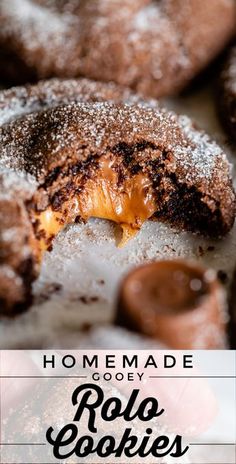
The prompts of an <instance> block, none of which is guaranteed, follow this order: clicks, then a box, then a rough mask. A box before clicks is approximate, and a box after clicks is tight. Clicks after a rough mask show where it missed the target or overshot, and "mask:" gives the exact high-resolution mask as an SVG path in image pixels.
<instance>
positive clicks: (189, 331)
mask: <svg viewBox="0 0 236 464" xmlns="http://www.w3.org/2000/svg"><path fill="white" fill-rule="evenodd" d="M116 322H117V323H118V324H119V325H122V326H126V327H128V328H129V329H131V330H136V331H139V332H141V333H143V334H145V335H148V336H151V337H153V338H156V339H159V340H161V341H162V342H164V343H165V344H166V345H168V346H170V347H171V348H175V349H214V348H218V349H220V348H223V347H224V346H225V325H226V311H225V295H224V290H223V288H222V287H221V284H220V283H219V281H218V280H217V279H216V275H215V272H214V271H212V270H207V269H204V268H202V267H200V266H198V265H194V264H192V263H188V262H185V261H178V260H176V261H159V262H153V263H151V264H145V265H143V266H140V267H138V268H136V269H134V270H133V271H131V272H130V273H129V274H128V275H127V277H126V278H125V279H124V281H123V283H122V285H121V288H120V293H119V297H118V305H117V313H116Z"/></svg>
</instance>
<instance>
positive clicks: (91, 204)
mask: <svg viewBox="0 0 236 464" xmlns="http://www.w3.org/2000/svg"><path fill="white" fill-rule="evenodd" d="M155 210H156V202H155V199H154V195H153V188H152V183H151V181H150V179H149V178H148V176H147V175H144V174H143V173H142V174H141V173H139V174H136V175H133V176H132V177H130V178H128V179H126V180H125V181H124V182H123V183H122V187H119V186H118V174H117V173H116V172H115V170H113V169H112V168H111V164H110V163H109V162H108V160H107V159H106V158H105V157H104V158H103V159H101V160H100V162H99V168H98V170H97V172H96V175H95V176H93V178H90V179H89V180H87V181H86V183H85V185H84V187H83V189H82V191H81V192H80V194H79V195H78V194H77V195H75V196H73V197H72V198H70V199H69V200H68V201H65V202H64V203H63V204H62V207H61V210H60V211H53V210H52V208H51V207H48V208H47V209H46V210H45V211H43V212H41V213H39V214H35V215H34V219H36V220H37V221H36V224H37V236H39V237H40V238H39V242H40V249H41V251H44V250H45V249H48V248H49V246H50V245H51V242H52V239H53V238H54V236H55V235H57V234H58V232H59V231H60V230H61V229H62V228H63V227H64V226H65V225H66V224H69V223H72V222H74V221H75V219H76V218H77V217H80V218H81V219H82V220H84V221H87V220H88V219H89V218H91V217H96V218H101V219H108V220H111V221H113V222H115V223H117V224H119V225H120V226H121V228H122V239H121V241H120V243H119V246H123V245H125V244H126V243H127V241H128V240H129V239H130V238H131V237H133V236H134V235H135V234H136V233H137V232H138V231H139V230H140V228H141V226H142V224H143V223H144V222H145V221H146V220H147V219H149V218H150V217H151V216H152V215H153V214H154V212H155Z"/></svg>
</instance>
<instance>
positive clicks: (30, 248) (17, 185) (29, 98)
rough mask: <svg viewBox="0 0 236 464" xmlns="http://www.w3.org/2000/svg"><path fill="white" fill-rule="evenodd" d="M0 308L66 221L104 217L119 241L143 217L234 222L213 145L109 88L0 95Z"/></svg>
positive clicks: (226, 173) (52, 86)
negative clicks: (119, 232) (115, 229)
mask: <svg viewBox="0 0 236 464" xmlns="http://www.w3.org/2000/svg"><path fill="white" fill-rule="evenodd" d="M0 121H1V129H0V217H1V221H0V260H1V261H0V277H1V279H0V281H1V286H0V298H1V310H2V311H3V312H9V311H11V310H13V308H14V310H20V309H22V307H24V305H25V301H26V300H27V299H28V298H29V295H30V291H29V290H30V286H31V282H32V280H33V279H34V278H35V276H36V275H37V272H38V268H39V263H40V260H41V255H42V252H43V250H45V249H50V248H51V246H52V243H53V238H54V236H55V235H56V234H57V233H58V232H59V230H60V229H62V228H63V227H64V226H65V225H66V224H68V223H71V222H78V221H86V220H87V219H89V218H90V217H92V216H93V217H99V218H105V219H110V220H112V221H114V222H116V223H117V224H119V225H120V226H121V228H122V230H123V239H122V241H123V243H125V242H126V241H127V240H128V239H129V238H131V237H132V235H134V234H135V233H137V232H138V230H139V229H140V227H141V226H142V223H143V222H144V221H145V220H147V219H149V218H152V219H159V220H162V221H168V222H169V223H171V224H173V225H174V226H176V227H179V228H183V229H186V230H191V231H193V232H200V233H202V234H205V235H209V236H214V237H218V236H222V235H224V234H226V233H227V232H228V231H229V230H230V228H231V227H232V225H233V221H234V216H235V194H234V191H233V189H232V185H231V179H230V166H229V164H228V161H227V159H226V156H225V155H224V154H223V153H222V150H221V148H220V147H218V146H217V145H216V144H215V143H214V142H212V141H211V140H210V139H209V137H208V136H207V135H206V134H205V133H203V132H201V131H198V130H196V129H195V128H194V127H193V125H192V122H191V121H190V120H189V119H188V118H187V117H183V116H179V117H178V116H176V115H175V114H174V113H172V112H167V111H166V110H165V109H162V108H160V107H159V105H158V104H157V103H156V102H154V101H143V100H142V99H141V98H140V97H138V96H136V95H133V94H131V93H130V92H129V91H127V90H123V89H121V88H119V87H117V86H114V85H107V84H99V83H94V82H91V81H88V80H79V81H60V80H52V81H45V82H42V83H39V84H38V85H36V86H28V87H19V88H15V89H10V90H8V91H4V92H2V93H1V94H0Z"/></svg>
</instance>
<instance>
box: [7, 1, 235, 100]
mask: <svg viewBox="0 0 236 464" xmlns="http://www.w3.org/2000/svg"><path fill="white" fill-rule="evenodd" d="M235 8H236V7H235V1H234V0H211V1H208V2H203V1H202V0H159V1H156V0H152V1H151V0H149V1H148V0H136V1H133V0H122V1H121V0H114V1H112V2H109V1H108V0H96V1H92V2H88V1H85V0H82V1H80V2H75V1H74V0H63V1H56V0H21V1H20V2H19V0H1V2H0V49H1V52H0V66H1V79H3V78H6V79H7V80H8V82H9V80H10V79H11V81H12V82H13V83H23V82H26V81H27V80H28V81H29V80H34V79H35V80H36V79H38V78H46V77H53V76H58V77H67V78H68V77H77V76H85V77H88V78H92V79H96V80H102V81H114V82H116V83H118V84H121V85H124V86H129V87H131V88H133V89H135V90H137V91H138V92H140V93H142V94H145V95H151V96H154V97H159V96H162V95H168V94H173V93H176V92H178V91H180V90H181V89H183V88H184V87H185V86H186V84H188V83H189V81H190V80H191V79H192V78H193V77H194V76H196V74H198V73H199V72H200V71H201V70H202V69H203V68H204V67H205V66H206V65H207V64H208V63H209V62H210V61H211V60H212V59H213V58H214V57H215V56H216V55H217V54H218V53H219V52H220V51H221V50H222V49H223V48H224V46H225V44H226V43H227V41H228V40H229V39H230V37H231V36H232V34H233V31H234V28H235V15H236V11H235ZM216 37H217V40H216Z"/></svg>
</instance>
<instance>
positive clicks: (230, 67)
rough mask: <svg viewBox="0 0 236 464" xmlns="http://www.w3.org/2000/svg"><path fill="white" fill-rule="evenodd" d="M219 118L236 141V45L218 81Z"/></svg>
mask: <svg viewBox="0 0 236 464" xmlns="http://www.w3.org/2000/svg"><path fill="white" fill-rule="evenodd" d="M219 104H220V117H221V120H222V122H223V124H224V126H225V128H226V130H227V131H228V133H229V134H230V136H231V137H232V138H233V139H234V141H236V45H235V46H234V47H232V48H231V50H230V52H229V54H228V57H227V59H226V62H225V65H224V69H223V71H222V73H221V77H220V82H219Z"/></svg>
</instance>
